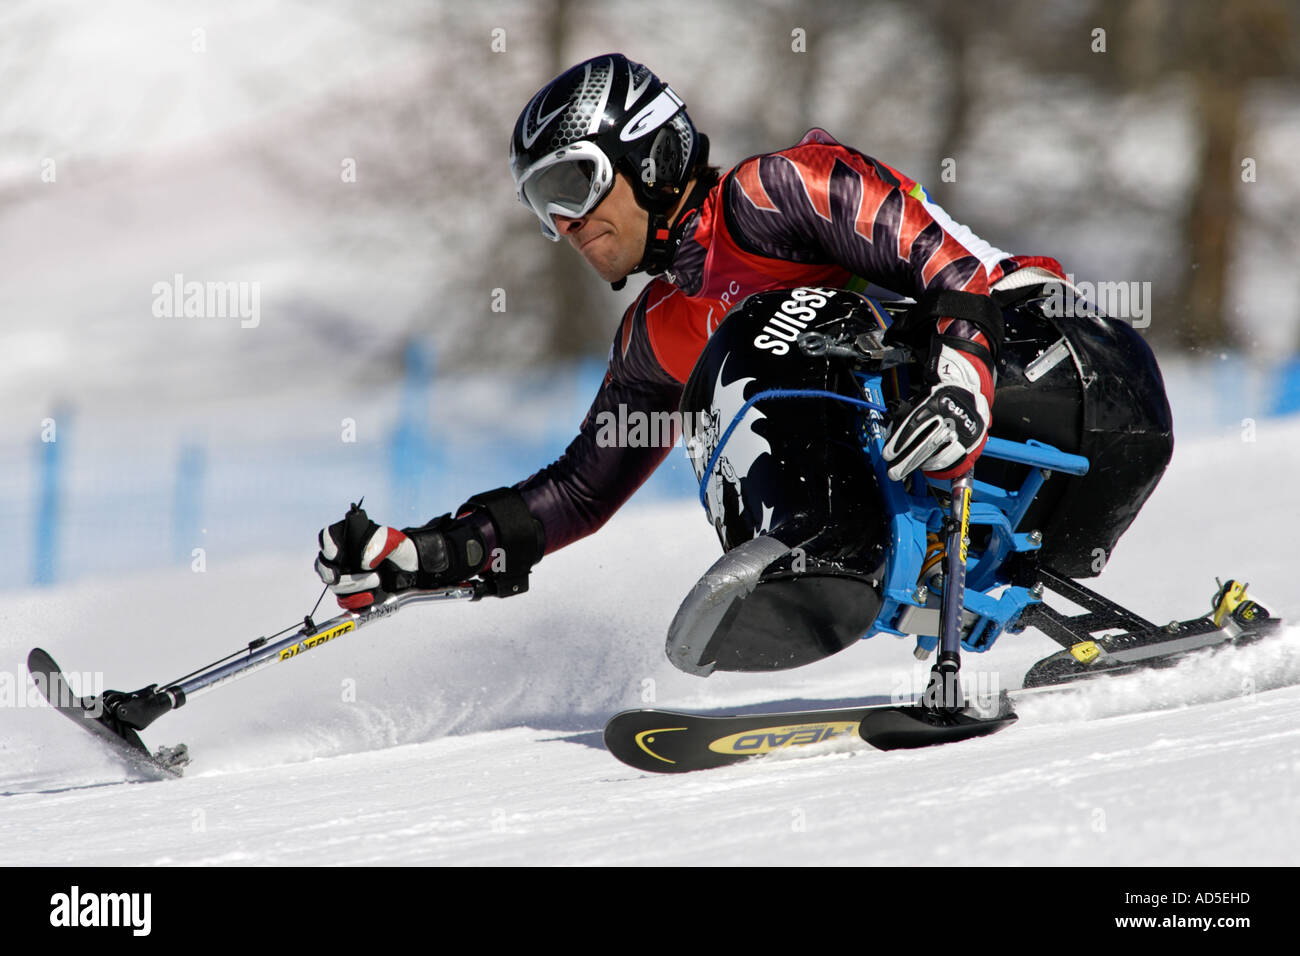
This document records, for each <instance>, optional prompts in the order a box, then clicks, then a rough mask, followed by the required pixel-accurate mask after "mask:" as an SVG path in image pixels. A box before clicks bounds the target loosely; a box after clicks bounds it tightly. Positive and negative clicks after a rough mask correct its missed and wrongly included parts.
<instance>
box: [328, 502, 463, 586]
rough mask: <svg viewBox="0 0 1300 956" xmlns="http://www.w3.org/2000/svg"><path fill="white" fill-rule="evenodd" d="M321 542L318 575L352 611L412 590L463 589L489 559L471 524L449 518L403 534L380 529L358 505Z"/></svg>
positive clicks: (333, 525)
mask: <svg viewBox="0 0 1300 956" xmlns="http://www.w3.org/2000/svg"><path fill="white" fill-rule="evenodd" d="M317 540H318V541H319V542H320V553H319V554H317V555H316V573H317V574H319V575H320V579H321V580H322V581H324V582H325V583H326V584H327V585H329V589H330V590H331V591H333V592H334V596H335V598H336V599H337V600H338V602H339V606H340V607H344V608H347V609H349V610H355V609H356V608H362V607H367V606H368V605H370V604H374V603H377V602H380V601H382V600H383V599H384V598H385V597H386V596H387V595H389V594H400V593H401V592H403V591H407V590H410V589H411V588H420V589H428V588H437V587H444V586H447V585H455V584H459V583H461V582H462V581H464V580H466V579H467V578H469V577H471V576H473V575H474V574H476V573H477V572H478V571H480V570H481V569H482V567H483V563H484V558H485V557H486V555H485V553H484V548H483V540H482V538H481V537H480V536H479V533H478V531H477V529H476V528H475V527H474V524H473V523H472V522H470V521H466V520H464V519H460V518H452V517H451V515H443V516H442V517H441V518H436V519H434V520H433V521H430V522H429V523H428V524H427V525H425V526H424V527H422V528H406V529H405V530H402V531H398V530H397V529H396V528H390V527H386V526H381V525H377V524H375V523H374V522H373V521H371V520H370V518H369V516H367V515H366V513H365V511H363V510H362V509H361V508H360V507H359V506H357V505H353V506H352V509H351V510H350V511H349V512H348V513H347V515H346V516H345V517H344V518H343V520H342V521H337V522H335V523H334V524H332V525H330V526H329V527H328V528H322V529H321V532H320V534H319V535H318V536H317Z"/></svg>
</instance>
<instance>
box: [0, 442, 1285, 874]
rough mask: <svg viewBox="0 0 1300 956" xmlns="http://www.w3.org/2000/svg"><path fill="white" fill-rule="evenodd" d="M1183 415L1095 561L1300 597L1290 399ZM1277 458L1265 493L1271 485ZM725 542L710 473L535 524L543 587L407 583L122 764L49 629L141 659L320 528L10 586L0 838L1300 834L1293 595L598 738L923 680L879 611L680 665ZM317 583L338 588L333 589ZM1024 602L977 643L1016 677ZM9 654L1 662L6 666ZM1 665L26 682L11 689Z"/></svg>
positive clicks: (98, 659) (761, 854)
mask: <svg viewBox="0 0 1300 956" xmlns="http://www.w3.org/2000/svg"><path fill="white" fill-rule="evenodd" d="M1256 438H1257V440H1256V441H1255V442H1253V443H1249V442H1243V441H1242V439H1241V434H1240V431H1239V430H1238V429H1231V430H1229V431H1226V432H1225V433H1224V434H1223V435H1222V436H1220V437H1208V438H1202V439H1197V440H1196V441H1193V442H1184V443H1182V444H1180V446H1179V447H1178V449H1177V450H1176V452H1175V457H1174V462H1173V464H1172V465H1171V467H1170V470H1169V472H1168V474H1167V475H1166V478H1165V480H1164V482H1163V484H1162V485H1161V487H1160V488H1159V489H1158V490H1157V492H1156V494H1155V496H1154V498H1153V499H1152V501H1151V502H1150V503H1149V505H1148V506H1147V508H1146V509H1145V511H1144V512H1143V514H1142V515H1141V516H1140V517H1139V519H1138V521H1137V523H1136V524H1135V526H1134V527H1133V529H1132V530H1131V531H1130V532H1129V534H1128V535H1127V537H1126V538H1125V539H1124V540H1123V541H1122V543H1121V545H1120V546H1119V548H1118V549H1117V550H1116V553H1115V555H1114V557H1113V559H1112V561H1111V563H1110V566H1109V567H1108V568H1107V570H1106V572H1105V574H1104V575H1103V576H1102V577H1101V578H1100V579H1099V582H1098V585H1097V586H1098V588H1099V590H1102V591H1103V592H1104V593H1106V594H1108V595H1111V596H1113V597H1115V598H1116V599H1118V600H1120V601H1123V602H1125V603H1128V604H1130V605H1131V606H1132V607H1133V608H1134V609H1135V610H1137V611H1139V612H1140V613H1144V614H1145V615H1146V616H1148V617H1151V618H1152V619H1154V620H1161V621H1163V620H1167V619H1171V618H1174V617H1186V616H1192V615H1194V614H1197V613H1200V612H1201V611H1202V610H1203V609H1205V608H1206V607H1208V600H1209V595H1210V593H1211V592H1212V590H1213V578H1214V576H1215V575H1216V574H1217V575H1220V576H1235V577H1240V578H1245V579H1247V580H1249V581H1250V582H1251V592H1252V593H1254V594H1256V595H1258V596H1259V597H1260V598H1261V599H1264V600H1266V601H1267V602H1268V603H1269V604H1270V606H1271V607H1272V609H1273V610H1274V612H1275V613H1277V614H1280V615H1282V616H1284V617H1287V618H1289V619H1292V620H1294V619H1296V618H1297V616H1300V596H1298V595H1297V591H1296V589H1295V587H1294V585H1293V584H1292V581H1293V574H1294V568H1293V563H1292V561H1293V557H1294V551H1295V549H1294V543H1293V542H1294V539H1295V535H1296V533H1297V531H1300V514H1298V513H1297V509H1296V508H1295V506H1294V504H1292V503H1290V502H1289V501H1288V499H1287V498H1286V497H1285V489H1286V487H1288V485H1287V483H1286V480H1285V476H1286V475H1287V474H1291V473H1294V472H1295V470H1296V468H1297V466H1298V465H1300V422H1297V421H1294V420H1291V421H1266V422H1263V423H1261V424H1260V426H1259V429H1258V432H1257V436H1256ZM1279 492H1281V494H1279ZM716 550H717V544H716V541H715V540H714V538H713V534H712V531H711V529H710V528H709V527H708V526H707V524H706V522H705V521H704V520H703V518H702V515H701V513H700V511H699V509H698V507H697V506H696V505H694V504H690V505H679V504H661V505H655V506H653V507H644V506H643V507H640V508H636V507H631V508H629V509H626V510H625V511H624V512H623V513H621V514H620V515H618V516H617V517H616V518H615V519H614V520H613V521H612V522H611V523H610V524H609V525H608V526H607V527H606V528H605V529H604V530H603V531H602V532H601V533H600V534H598V535H597V536H596V537H594V538H591V539H589V540H588V541H585V542H582V543H579V544H577V545H575V546H573V547H571V548H569V549H566V550H565V551H562V552H559V553H557V554H556V555H553V556H551V557H549V558H548V559H547V560H546V561H545V562H544V563H543V564H542V565H541V566H540V567H539V568H538V570H537V572H536V573H535V575H534V585H533V591H532V592H531V593H530V594H529V595H527V596H524V597H520V598H515V599H512V600H507V601H496V600H488V601H484V602H480V603H478V604H472V605H468V604H464V605H452V606H446V605H444V606H437V607H425V608H417V609H414V610H410V611H406V612H403V613H402V614H400V615H398V616H397V617H395V618H394V619H393V620H391V621H389V622H384V623H382V624H379V625H376V626H375V627H374V628H372V629H367V630H365V631H362V632H360V633H357V634H353V635H346V636H345V637H343V638H340V639H337V640H335V641H333V642H331V644H330V645H329V646H328V647H321V648H319V649H316V650H314V651H313V652H312V653H310V654H306V655H303V656H301V657H299V658H297V659H295V660H293V661H291V662H289V663H286V664H277V665H274V666H272V667H270V668H268V669H266V670H264V671H261V672H258V673H257V674H255V675H252V676H250V677H249V678H247V679H246V680H244V681H241V682H237V683H235V684H232V685H227V686H226V687H223V688H220V689H218V690H216V691H214V692H212V693H211V694H209V695H202V696H199V697H196V698H195V699H193V700H192V701H191V702H190V703H189V704H188V705H187V706H186V707H184V708H183V709H181V710H180V711H178V712H176V713H175V714H171V715H168V716H166V717H164V718H163V719H162V720H160V721H159V722H158V723H157V724H156V725H154V727H152V728H150V729H149V730H148V731H146V732H145V734H144V735H143V736H144V737H145V739H146V741H148V742H150V743H153V744H155V745H156V744H161V743H175V742H177V741H184V742H186V743H188V744H189V745H190V748H191V750H192V753H193V755H194V763H193V765H192V766H191V768H190V769H189V770H188V772H187V774H186V776H185V777H184V778H183V779H181V780H177V781H166V782H161V783H116V782H113V781H116V780H119V779H120V771H119V770H118V769H117V767H116V765H115V764H114V762H113V761H112V760H111V758H108V757H106V756H105V755H103V754H101V753H100V752H99V750H98V749H97V746H96V745H95V743H94V741H93V740H91V739H90V738H89V737H88V736H87V735H84V734H82V733H81V732H80V731H78V730H77V729H76V728H75V727H72V726H71V725H70V724H68V722H67V721H65V720H63V719H62V718H60V717H59V716H58V715H56V714H54V713H53V712H51V711H49V710H47V709H44V708H39V707H33V706H17V704H26V703H29V702H28V701H27V700H26V695H25V681H26V675H25V669H24V660H25V655H26V653H27V650H28V649H29V648H30V647H31V646H32V645H40V646H43V647H45V648H46V649H47V650H49V651H50V652H51V653H52V654H53V655H54V657H55V658H56V659H57V660H58V661H59V662H60V663H61V664H62V665H63V666H64V667H65V668H66V669H68V670H69V671H75V672H78V673H83V674H87V675H88V677H89V679H90V680H91V681H92V683H93V682H94V681H95V680H96V679H97V677H98V676H100V675H102V678H103V680H105V681H106V683H107V686H112V687H118V688H123V687H127V688H133V687H136V686H140V685H142V684H145V683H148V682H150V681H160V680H166V679H171V678H174V677H177V676H179V675H180V674H182V673H184V672H186V671H188V670H189V669H191V668H193V667H196V666H198V665H201V664H203V663H205V662H207V661H208V660H211V659H213V658H215V657H217V656H219V655H220V654H223V653H225V652H228V651H230V650H233V649H235V648H237V647H239V646H241V645H242V644H243V643H244V642H246V641H248V640H250V639H252V638H253V637H256V636H258V635H259V634H263V633H267V632H268V631H271V630H275V629H277V628H279V627H280V626H283V625H287V624H289V623H290V622H292V621H293V620H294V619H295V617H297V616H299V615H301V614H302V613H304V612H305V611H306V610H308V609H309V608H310V606H311V603H312V602H313V601H314V600H315V596H316V588H315V586H314V585H313V581H314V578H313V576H312V574H311V571H310V562H311V554H310V551H309V550H304V552H302V553H299V554H293V555H280V556H270V557H262V558H258V559H250V560H245V561H242V562H241V563H239V564H238V565H227V566H225V567H213V568H211V569H210V570H209V571H208V572H206V573H204V574H191V573H188V572H167V573H163V574H159V573H157V572H155V573H151V574H149V575H140V576H137V577H132V578H115V579H109V580H104V581H100V582H96V583H82V584H77V585H75V586H70V587H67V588H63V589H55V590H52V591H44V592H39V593H27V594H19V595H12V596H11V597H10V599H9V600H8V601H7V602H6V603H5V604H4V605H3V606H0V634H3V638H0V681H4V682H7V685H6V684H4V683H0V700H3V701H4V703H5V705H6V706H3V707H0V753H3V756H4V760H3V765H2V769H0V792H3V793H4V794H5V796H3V797H0V848H3V849H0V862H3V863H6V864H11V865H14V864H17V865H31V864H42V865H45V864H61V863H62V864H73V863H75V864H78V865H96V864H107V865H134V864H144V865H152V864H290V863H292V864H343V865H348V864H368V863H369V864H375V863H422V864H426V863H459V864H465V863H474V864H516V863H522V864H647V863H648V864H728V863H735V864H763V863H783V864H785V863H788V864H818V865H825V864H827V863H831V864H863V865H888V864H918V863H928V862H951V863H963V864H969V863H977V864H978V863H988V864H1034V863H1037V864H1066V863H1069V864H1091V865H1116V864H1122V865H1133V864H1154V865H1169V864H1215V865H1223V864H1273V865H1279V864H1288V863H1293V862H1294V860H1295V859H1296V856H1297V852H1298V851H1300V819H1298V817H1297V814H1296V813H1295V806H1296V804H1297V800H1298V799H1300V629H1296V628H1289V629H1287V630H1286V631H1285V632H1284V633H1283V635H1282V636H1281V637H1279V638H1276V639H1272V640H1270V641H1267V642H1262V643H1259V644H1257V645H1254V646H1252V647H1249V648H1242V649H1239V650H1236V651H1231V652H1225V653H1221V654H1218V655H1214V656H1211V657H1208V658H1203V659H1195V660H1191V661H1188V662H1186V663H1185V664H1183V665H1181V666H1179V667H1177V668H1174V669H1171V670H1166V671H1161V672H1153V673H1149V674H1144V675H1137V676H1132V677H1126V678H1116V679H1113V680H1110V681H1105V682H1099V683H1095V684H1093V685H1090V686H1088V687H1084V688H1078V689H1072V690H1068V691H1062V692H1059V693H1056V694H1051V695H1037V696H1031V697H1026V698H1024V699H1022V701H1021V703H1020V705H1019V711H1020V715H1021V720H1020V721H1019V723H1018V724H1017V725H1015V726H1013V727H1012V728H1010V729H1008V730H1006V731H1004V732H1003V733H1001V734H998V735H995V736H993V737H989V738H984V739H981V740H975V741H970V742H966V743H963V744H959V745H952V746H948V747H940V748H934V749H931V750H927V751H918V752H893V753H882V752H877V751H874V750H871V749H870V748H867V747H865V745H864V746H856V745H848V746H846V745H844V744H842V743H841V744H837V745H833V746H830V747H829V749H824V750H821V751H818V752H816V753H811V752H809V751H802V752H797V753H795V752H791V753H785V754H777V755H774V756H772V757H768V758H761V759H759V760H756V761H752V762H750V763H746V764H742V765H739V766H735V767H727V768H723V769H719V770H715V771H708V772H702V773H697V774H687V775H681V776H659V775H651V774H643V773H640V772H637V771H635V770H632V769H630V768H628V767H625V766H623V765H622V764H620V763H618V762H617V761H615V760H614V759H613V758H612V757H610V756H609V755H608V754H607V753H606V752H605V751H604V750H603V749H602V747H601V744H600V737H599V730H600V728H601V726H602V724H603V721H604V720H605V718H606V717H607V716H609V715H610V714H611V713H613V712H615V711H617V710H619V709H622V708H627V707H635V706H643V705H644V704H645V703H648V702H654V703H656V704H658V705H660V706H669V707H676V708H690V709H703V710H715V711H721V710H725V709H727V708H732V707H740V706H749V705H754V704H758V703H762V702H770V703H771V704H772V706H773V707H774V708H779V707H783V706H789V705H791V704H793V703H795V702H799V703H802V704H807V703H809V702H815V703H822V704H833V703H836V702H841V701H847V700H850V699H863V698H874V699H877V700H879V699H882V698H884V697H887V696H888V695H889V694H891V693H893V692H897V691H899V690H904V691H906V690H909V689H911V688H913V687H915V686H916V685H917V684H918V683H919V682H921V681H923V679H924V673H925V668H924V665H921V664H917V663H916V662H915V661H914V660H913V658H912V655H911V646H910V643H909V642H905V641H898V640H894V639H891V638H876V639H873V640H871V641H867V642H863V643H862V644H860V645H859V646H857V647H854V648H852V649H850V650H848V651H846V652H844V653H843V654H840V655H838V656H836V657H834V658H831V659H829V660H826V661H823V662H820V663H818V664H816V665H813V666H811V667H807V668H803V669H801V670H796V671H791V672H787V673H784V674H771V675H717V676H714V677H712V678H709V679H707V680H701V679H696V678H691V677H687V676H686V675H682V674H679V673H677V672H675V671H674V670H673V669H672V668H671V666H670V665H668V664H667V662H666V661H665V659H664V657H663V651H662V648H663V635H664V632H665V630H666V628H667V625H668V622H669V620H670V619H671V616H672V613H673V611H674V609H675V606H676V602H677V601H678V600H679V598H680V597H681V596H682V595H683V594H684V593H685V592H686V590H687V589H688V588H689V586H690V585H691V583H692V582H693V581H694V579H695V577H696V575H697V574H698V573H700V572H701V571H702V570H703V569H704V568H705V567H707V566H708V564H709V563H711V561H712V560H713V558H714V556H715V554H716ZM321 616H324V615H321ZM1053 649H1054V645H1053V644H1052V643H1051V642H1050V641H1048V640H1047V639H1046V638H1044V637H1042V636H1041V635H1038V634H1036V633H1034V632H1027V633H1026V634H1024V635H1021V636H1019V637H1017V636H1014V635H1008V636H1005V637H1004V638H1003V639H1002V640H1001V642H999V644H998V645H997V646H996V647H995V648H994V649H993V650H992V651H991V652H989V653H988V654H986V655H966V657H965V666H966V669H967V671H968V672H969V674H970V676H971V677H972V679H975V680H977V681H979V682H981V683H980V686H982V687H985V686H988V685H989V683H990V682H992V681H997V682H999V683H1000V685H1001V686H1004V687H1015V686H1018V684H1019V680H1020V677H1021V675H1022V674H1023V672H1024V670H1025V668H1026V667H1027V666H1028V665H1029V664H1031V663H1032V662H1033V661H1034V660H1036V659H1038V658H1039V657H1041V656H1044V655H1045V654H1047V653H1050V652H1051V651H1052V650H1053ZM6 687H7V689H6ZM15 692H16V693H17V696H18V698H19V700H17V701H15V699H14V697H15Z"/></svg>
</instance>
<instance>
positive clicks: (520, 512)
mask: <svg viewBox="0 0 1300 956" xmlns="http://www.w3.org/2000/svg"><path fill="white" fill-rule="evenodd" d="M471 509H479V510H482V511H483V512H484V513H486V514H487V517H488V520H489V521H490V522H492V528H493V530H494V531H495V532H496V538H497V540H496V548H495V549H494V550H493V553H492V555H491V556H490V558H489V560H488V564H487V570H488V571H489V572H491V577H492V579H493V580H494V581H495V582H496V586H497V587H496V593H497V597H512V596H513V595H516V594H523V593H524V592H525V591H527V590H528V573H529V571H531V570H532V567H533V565H534V564H536V563H537V562H538V561H540V560H541V558H542V547H543V546H542V530H541V524H540V523H539V522H538V521H536V520H535V519H534V518H533V516H532V513H531V512H530V511H529V510H528V506H527V505H525V504H524V497H523V495H521V494H520V493H519V492H518V491H517V490H516V489H514V488H497V489H495V490H493V491H485V492H482V493H481V494H477V495H475V496H474V497H472V498H470V499H469V501H467V502H465V503H464V504H463V505H461V506H460V508H458V509H457V513H458V514H463V513H465V512H466V511H469V510H471ZM497 552H500V553H499V554H498V553H497Z"/></svg>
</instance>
